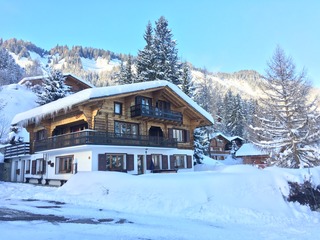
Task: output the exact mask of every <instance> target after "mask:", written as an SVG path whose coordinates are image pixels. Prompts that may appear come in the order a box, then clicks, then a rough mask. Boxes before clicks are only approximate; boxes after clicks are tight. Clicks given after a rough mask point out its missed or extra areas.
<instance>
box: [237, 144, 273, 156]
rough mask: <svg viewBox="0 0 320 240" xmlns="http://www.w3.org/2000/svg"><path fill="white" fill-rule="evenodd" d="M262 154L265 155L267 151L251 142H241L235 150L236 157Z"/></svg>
mask: <svg viewBox="0 0 320 240" xmlns="http://www.w3.org/2000/svg"><path fill="white" fill-rule="evenodd" d="M264 155H267V153H266V152H264V151H263V150H262V149H260V148H259V147H258V146H256V145H254V144H253V143H245V144H243V145H242V146H241V147H240V148H239V149H238V151H237V152H236V157H244V156H264Z"/></svg>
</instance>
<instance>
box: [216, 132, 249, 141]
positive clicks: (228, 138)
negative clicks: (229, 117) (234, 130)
mask: <svg viewBox="0 0 320 240" xmlns="http://www.w3.org/2000/svg"><path fill="white" fill-rule="evenodd" d="M217 136H221V137H223V138H225V139H227V140H228V141H229V142H232V141H233V140H235V139H237V138H239V139H241V140H244V139H243V138H242V137H239V136H231V137H229V136H226V135H224V134H223V133H221V132H215V133H213V134H211V139H212V138H215V137H217Z"/></svg>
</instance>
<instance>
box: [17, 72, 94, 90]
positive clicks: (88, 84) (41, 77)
mask: <svg viewBox="0 0 320 240" xmlns="http://www.w3.org/2000/svg"><path fill="white" fill-rule="evenodd" d="M63 76H64V77H67V76H70V77H72V78H74V79H77V80H78V81H79V82H81V83H83V84H85V85H87V86H88V87H91V88H94V87H95V86H94V85H92V84H91V83H89V82H88V81H85V80H83V79H81V78H79V77H77V76H75V75H73V74H71V73H64V74H63ZM46 77H48V75H39V76H33V77H25V78H22V79H21V80H20V82H18V84H20V85H22V84H24V83H26V82H33V81H39V80H42V79H44V78H46Z"/></svg>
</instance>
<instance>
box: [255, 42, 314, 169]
mask: <svg viewBox="0 0 320 240" xmlns="http://www.w3.org/2000/svg"><path fill="white" fill-rule="evenodd" d="M264 79H265V81H264V82H263V85H262V90H263V92H264V94H265V95H264V97H262V98H261V99H260V102H261V104H262V110H263V111H260V114H259V115H258V116H257V118H258V119H257V121H258V122H259V125H257V126H256V128H254V130H255V134H256V135H255V144H257V145H258V146H261V147H262V148H264V149H266V150H268V151H269V152H270V153H272V154H273V159H271V160H272V161H273V163H274V164H276V165H278V166H282V167H289V168H299V167H300V168H301V167H306V166H309V167H310V166H317V165H319V164H320V161H319V159H320V158H319V156H320V155H319V150H318V144H319V139H320V129H319V126H320V125H319V119H320V117H319V113H318V112H317V108H316V102H315V100H313V101H310V89H311V86H310V84H309V83H308V82H307V79H306V74H305V72H304V71H302V72H301V73H298V74H297V73H296V69H295V65H294V63H293V61H292V59H291V58H290V57H287V56H286V55H285V53H284V51H283V50H282V49H281V48H279V47H278V48H277V49H276V51H275V53H274V55H273V57H272V58H271V60H270V61H269V63H268V69H267V70H266V75H265V76H264Z"/></svg>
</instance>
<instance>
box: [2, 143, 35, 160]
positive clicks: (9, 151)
mask: <svg viewBox="0 0 320 240" xmlns="http://www.w3.org/2000/svg"><path fill="white" fill-rule="evenodd" d="M27 154H30V143H17V144H12V145H10V146H7V147H5V149H4V157H5V158H9V157H17V156H23V155H27Z"/></svg>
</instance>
